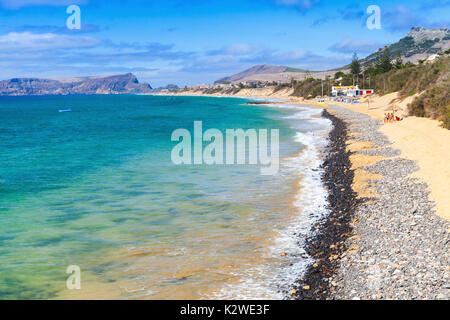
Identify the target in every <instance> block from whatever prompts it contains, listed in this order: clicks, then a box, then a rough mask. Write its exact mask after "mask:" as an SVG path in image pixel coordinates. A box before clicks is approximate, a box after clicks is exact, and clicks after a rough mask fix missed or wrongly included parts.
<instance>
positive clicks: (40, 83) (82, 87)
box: [0, 73, 152, 96]
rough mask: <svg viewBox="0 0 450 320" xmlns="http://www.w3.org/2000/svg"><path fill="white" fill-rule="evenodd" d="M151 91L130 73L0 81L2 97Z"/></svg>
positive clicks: (150, 88)
mask: <svg viewBox="0 0 450 320" xmlns="http://www.w3.org/2000/svg"><path fill="white" fill-rule="evenodd" d="M151 90H152V87H151V86H150V85H149V84H148V83H139V81H138V80H137V78H136V76H135V75H133V74H131V73H127V74H122V75H114V76H105V77H81V78H70V79H38V78H15V79H9V80H3V81H0V95H2V96H8V95H11V96H24V95H68V94H121V93H122V94H123V93H148V92H150V91H151Z"/></svg>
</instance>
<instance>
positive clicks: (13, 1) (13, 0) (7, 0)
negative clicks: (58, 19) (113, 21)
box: [0, 0, 85, 9]
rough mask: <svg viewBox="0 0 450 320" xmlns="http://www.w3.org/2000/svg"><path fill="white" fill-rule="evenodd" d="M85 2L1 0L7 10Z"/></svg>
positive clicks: (75, 0) (79, 0) (71, 0)
mask: <svg viewBox="0 0 450 320" xmlns="http://www.w3.org/2000/svg"><path fill="white" fill-rule="evenodd" d="M84 2H85V1H82V0H0V4H1V5H2V7H4V8H6V9H20V8H22V7H28V6H67V5H71V4H82V3H84Z"/></svg>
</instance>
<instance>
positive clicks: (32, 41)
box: [0, 31, 101, 54]
mask: <svg viewBox="0 0 450 320" xmlns="http://www.w3.org/2000/svg"><path fill="white" fill-rule="evenodd" d="M100 43H101V41H100V40H98V39H96V38H92V37H86V36H70V35H59V34H54V33H42V34H37V33H32V32H28V31H27V32H10V33H8V34H5V35H0V51H1V52H4V51H8V52H11V51H12V52H17V53H19V54H20V52H23V51H24V50H30V51H40V50H48V49H73V48H91V47H94V46H97V45H99V44H100Z"/></svg>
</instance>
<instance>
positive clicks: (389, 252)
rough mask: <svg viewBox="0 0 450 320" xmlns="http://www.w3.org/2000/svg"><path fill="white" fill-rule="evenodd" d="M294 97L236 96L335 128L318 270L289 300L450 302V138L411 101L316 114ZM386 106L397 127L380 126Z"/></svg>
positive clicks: (310, 242) (335, 107)
mask: <svg viewBox="0 0 450 320" xmlns="http://www.w3.org/2000/svg"><path fill="white" fill-rule="evenodd" d="M183 94H187V95H190V94H192V95H199V94H198V93H197V92H190V93H189V92H188V93H186V92H185V93H183ZM291 94H292V89H284V90H280V91H278V92H273V90H271V89H269V88H263V89H243V90H241V91H239V92H237V93H236V94H235V96H240V97H253V98H271V99H274V98H276V99H284V101H285V102H279V103H289V104H299V105H309V106H312V107H318V108H323V109H325V110H326V111H327V113H324V116H325V117H328V118H329V119H331V120H332V122H333V124H334V128H335V129H334V130H333V131H332V132H331V133H330V137H329V138H330V148H331V149H330V155H329V157H330V158H329V159H328V160H329V161H328V162H327V161H325V162H324V165H323V167H324V169H325V172H326V174H325V175H324V177H323V182H324V184H325V185H326V188H327V190H328V191H329V198H328V202H329V206H330V207H329V209H330V215H329V217H327V218H326V219H324V220H323V221H322V222H321V223H320V225H318V226H317V228H316V229H315V230H312V231H313V233H312V234H313V235H312V236H311V237H310V238H309V239H307V240H306V243H307V246H306V250H307V252H308V254H309V255H310V256H311V257H313V258H314V259H315V263H313V264H312V265H310V266H309V267H308V269H307V271H306V272H305V275H304V276H303V277H302V278H301V279H299V280H298V282H297V283H296V285H295V286H294V288H295V289H294V290H293V296H292V297H293V298H296V299H338V300H340V299H344V300H347V299H353V300H360V299H364V300H366V299H394V300H397V299H408V300H409V299H444V300H445V299H448V298H449V297H450V290H449V283H450V279H449V278H450V272H449V271H450V269H449V267H448V266H449V264H450V261H449V260H450V257H449V254H448V252H449V248H448V243H449V239H450V238H449V233H448V230H449V229H450V224H449V220H450V198H448V190H449V189H450V185H449V184H450V161H449V160H450V149H449V148H448V147H447V146H446V145H445V144H446V143H448V141H450V131H449V130H446V129H444V128H442V127H440V125H439V122H438V121H437V120H431V119H426V118H418V117H409V116H408V115H407V104H408V103H409V102H411V101H412V99H413V98H414V96H411V97H408V98H406V99H403V100H400V99H398V94H397V93H390V94H386V95H384V96H377V95H374V96H371V97H370V98H366V99H362V100H361V102H360V103H359V104H347V103H339V102H334V101H333V102H332V101H328V102H327V103H326V104H325V105H320V106H319V105H318V104H317V102H316V101H315V100H313V99H311V100H306V99H303V98H297V97H292V96H291ZM368 100H369V101H368ZM392 104H396V105H398V106H400V107H401V108H402V109H403V111H400V112H398V113H397V115H400V116H401V117H402V118H403V120H401V121H396V122H392V123H386V124H384V123H383V116H384V113H385V112H387V111H385V109H387V108H388V107H389V106H391V105H392ZM330 114H331V115H330ZM333 117H335V118H333Z"/></svg>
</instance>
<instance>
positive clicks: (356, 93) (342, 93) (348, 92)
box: [331, 86, 374, 98]
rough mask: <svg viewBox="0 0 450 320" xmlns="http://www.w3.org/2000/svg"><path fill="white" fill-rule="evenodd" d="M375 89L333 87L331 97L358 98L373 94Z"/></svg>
mask: <svg viewBox="0 0 450 320" xmlns="http://www.w3.org/2000/svg"><path fill="white" fill-rule="evenodd" d="M373 93H374V90H373V89H360V88H358V86H333V87H331V96H333V97H351V98H357V97H362V96H366V95H369V94H373Z"/></svg>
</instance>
